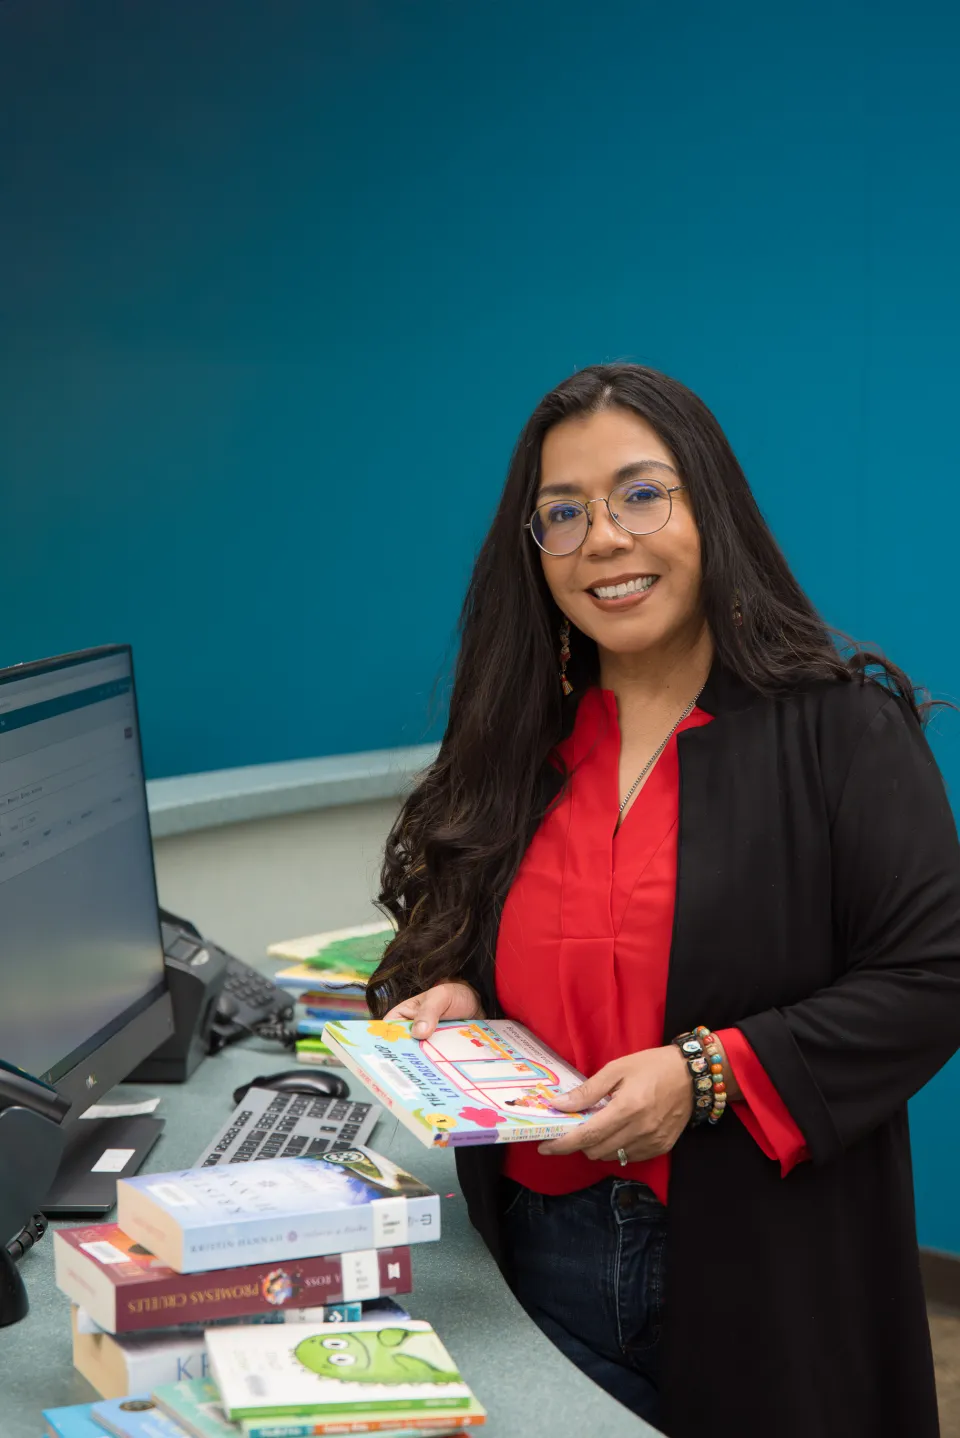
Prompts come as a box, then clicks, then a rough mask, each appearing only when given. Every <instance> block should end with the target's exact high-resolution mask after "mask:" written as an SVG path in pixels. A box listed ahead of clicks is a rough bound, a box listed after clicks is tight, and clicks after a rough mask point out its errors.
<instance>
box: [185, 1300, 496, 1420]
mask: <svg viewBox="0 0 960 1438" xmlns="http://www.w3.org/2000/svg"><path fill="white" fill-rule="evenodd" d="M207 1351H208V1356H209V1360H210V1370H211V1377H212V1379H213V1382H214V1383H215V1384H216V1387H217V1388H218V1390H219V1392H220V1401H221V1404H222V1406H223V1411H224V1413H225V1414H226V1416H227V1417H228V1418H230V1419H232V1420H233V1421H234V1422H236V1421H237V1420H240V1419H242V1420H247V1421H249V1420H253V1419H260V1420H263V1419H266V1418H274V1419H284V1418H298V1417H332V1416H334V1415H335V1414H343V1415H351V1414H359V1415H362V1416H363V1417H368V1416H372V1415H378V1414H383V1415H386V1414H388V1413H390V1412H392V1411H394V1410H398V1411H405V1412H407V1411H410V1410H414V1411H417V1410H421V1411H424V1412H429V1413H431V1414H433V1413H435V1412H442V1413H450V1414H451V1415H452V1416H455V1415H456V1414H458V1413H460V1412H463V1411H466V1410H468V1409H469V1408H470V1407H471V1403H472V1400H473V1395H472V1393H471V1392H470V1389H469V1388H468V1387H467V1385H466V1383H464V1381H463V1379H462V1378H461V1376H460V1373H459V1371H458V1369H457V1366H456V1364H455V1363H454V1361H453V1359H452V1358H451V1357H450V1354H449V1353H448V1352H447V1350H446V1349H445V1348H444V1346H443V1344H442V1343H441V1342H440V1339H439V1338H438V1337H437V1335H436V1333H434V1331H433V1329H432V1328H431V1326H430V1324H429V1323H422V1322H420V1321H418V1320H417V1319H412V1318H410V1319H406V1320H404V1321H403V1322H398V1321H394V1322H391V1323H388V1324H385V1323H383V1322H379V1323H343V1324H341V1325H340V1326H339V1327H338V1328H337V1329H336V1330H332V1329H330V1328H329V1327H316V1328H309V1327H303V1326H298V1327H297V1328H296V1330H294V1329H292V1328H287V1327H286V1325H284V1326H283V1327H277V1328H246V1329H245V1328H231V1329H229V1330H227V1329H217V1330H215V1331H212V1332H210V1333H208V1334H207ZM451 1426H453V1425H451Z"/></svg>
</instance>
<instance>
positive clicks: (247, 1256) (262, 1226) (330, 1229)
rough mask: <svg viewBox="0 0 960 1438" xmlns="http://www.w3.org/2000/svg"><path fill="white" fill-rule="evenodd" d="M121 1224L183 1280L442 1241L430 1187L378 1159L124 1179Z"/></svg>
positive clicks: (326, 1158)
mask: <svg viewBox="0 0 960 1438" xmlns="http://www.w3.org/2000/svg"><path fill="white" fill-rule="evenodd" d="M117 1223H118V1225H119V1227H120V1228H121V1229H122V1230H123V1232H124V1233H127V1234H129V1235H130V1237H131V1238H133V1239H134V1240H135V1241H136V1242H138V1243H142V1244H143V1245H144V1246H145V1247H146V1248H149V1249H150V1251H151V1252H152V1253H154V1254H156V1256H157V1257H158V1258H160V1259H162V1261H163V1262H164V1263H166V1264H167V1265H168V1266H169V1267H170V1268H173V1269H175V1270H176V1271H177V1272H178V1273H199V1272H204V1271H210V1270H219V1269H225V1268H234V1267H236V1266H237V1265H238V1264H239V1263H241V1261H242V1262H243V1263H244V1264H248V1263H270V1264H272V1265H276V1264H281V1263H289V1262H291V1261H293V1260H294V1259H304V1258H313V1257H316V1256H317V1255H322V1254H330V1253H352V1252H356V1251H357V1250H362V1249H370V1248H397V1247H405V1246H406V1245H407V1244H410V1243H425V1242H429V1241H431V1240H434V1239H438V1238H439V1237H440V1203H439V1199H438V1198H437V1195H436V1194H435V1193H434V1192H433V1190H432V1189H430V1188H428V1187H427V1186H426V1184H423V1183H421V1182H420V1180H419V1179H416V1178H414V1177H413V1176H412V1175H411V1174H409V1173H406V1172H405V1171H404V1170H403V1169H401V1168H398V1166H397V1165H396V1164H395V1163H392V1162H391V1161H390V1159H387V1158H384V1157H383V1156H382V1155H380V1154H378V1153H375V1152H374V1151H373V1149H369V1148H360V1147H343V1148H332V1149H330V1150H328V1152H327V1153H325V1154H322V1155H321V1156H319V1157H317V1158H270V1159H263V1160H260V1161H258V1162H256V1163H238V1164H228V1165H225V1166H224V1167H223V1168H193V1169H183V1170H180V1171H178V1172H174V1173H161V1174H147V1175H141V1176H138V1177H136V1178H126V1179H121V1180H120V1181H119V1182H118V1184H117Z"/></svg>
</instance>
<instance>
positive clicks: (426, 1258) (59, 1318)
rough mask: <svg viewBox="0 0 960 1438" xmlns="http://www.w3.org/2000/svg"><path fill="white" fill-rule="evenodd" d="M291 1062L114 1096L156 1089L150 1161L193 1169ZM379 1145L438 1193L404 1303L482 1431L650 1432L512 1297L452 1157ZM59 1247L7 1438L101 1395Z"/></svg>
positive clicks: (249, 1060)
mask: <svg viewBox="0 0 960 1438" xmlns="http://www.w3.org/2000/svg"><path fill="white" fill-rule="evenodd" d="M289 1066H290V1065H289V1064H288V1063H285V1062H284V1059H283V1057H282V1056H281V1055H279V1054H278V1051H277V1049H276V1047H273V1048H272V1049H269V1050H268V1049H266V1048H265V1047H264V1046H262V1045H256V1046H252V1047H247V1046H242V1047H237V1048H234V1049H230V1050H227V1051H226V1052H225V1053H223V1054H221V1055H219V1056H218V1057H217V1058H212V1059H207V1060H206V1061H205V1062H204V1063H203V1064H201V1066H200V1068H199V1069H198V1070H197V1072H196V1074H195V1075H194V1076H193V1078H192V1079H191V1081H190V1082H189V1083H188V1084H183V1085H173V1084H171V1085H164V1086H158V1088H157V1089H152V1090H148V1089H145V1088H133V1087H123V1088H120V1089H117V1090H115V1091H114V1101H115V1102H119V1101H121V1100H124V1099H125V1100H126V1101H128V1102H129V1101H133V1100H134V1099H136V1098H145V1097H148V1096H150V1095H151V1094H152V1093H156V1092H160V1093H161V1094H162V1095H163V1100H162V1103H161V1105H160V1108H159V1109H158V1114H159V1115H161V1116H162V1117H164V1118H166V1120H167V1124H166V1128H165V1130H164V1133H163V1135H162V1137H161V1139H160V1141H159V1142H158V1143H157V1145H156V1146H155V1148H154V1150H153V1152H152V1154H151V1155H150V1158H149V1159H148V1160H147V1165H146V1167H147V1168H148V1169H150V1170H152V1171H153V1172H155V1173H156V1172H163V1171H164V1170H168V1169H175V1168H185V1167H187V1166H189V1165H190V1164H191V1163H192V1162H193V1161H194V1159H195V1158H196V1156H197V1154H198V1152H199V1151H200V1150H201V1149H202V1147H203V1144H204V1142H205V1141H206V1140H207V1139H208V1138H210V1137H212V1135H213V1134H214V1132H216V1130H217V1128H218V1127H219V1126H220V1125H221V1123H222V1122H223V1120H224V1119H225V1118H226V1116H227V1114H228V1113H229V1112H230V1109H231V1107H232V1103H231V1098H230V1095H231V1093H232V1091H233V1089H234V1088H235V1087H236V1086H237V1084H239V1083H242V1082H243V1081H244V1080H245V1079H248V1078H250V1077H252V1076H253V1075H254V1074H255V1073H263V1072H267V1073H270V1072H276V1071H277V1070H280V1069H283V1068H286V1067H289ZM372 1146H373V1147H375V1148H377V1149H379V1150H380V1151H381V1152H382V1153H384V1154H385V1155H386V1156H388V1157H390V1158H392V1159H393V1160H394V1161H395V1162H398V1163H401V1164H403V1166H404V1167H406V1168H407V1169H409V1170H410V1171H411V1172H413V1173H415V1174H416V1175H417V1176H418V1177H419V1178H422V1179H423V1180H424V1182H426V1183H429V1184H431V1185H432V1186H433V1187H434V1188H435V1189H436V1191H437V1192H438V1193H440V1194H441V1195H442V1200H441V1201H442V1209H441V1215H442V1237H441V1239H440V1242H439V1243H425V1244H421V1245H419V1246H417V1247H416V1248H415V1249H414V1263H413V1281H414V1291H413V1293H412V1294H411V1295H410V1297H409V1300H403V1301H404V1302H405V1304H406V1306H407V1307H409V1309H410V1311H411V1313H412V1314H413V1315H414V1317H416V1318H426V1319H429V1320H430V1322H432V1323H433V1324H434V1326H435V1327H436V1328H437V1331H438V1332H439V1333H440V1335H441V1336H442V1338H443V1339H444V1341H445V1343H446V1344H447V1346H448V1347H449V1349H450V1351H451V1353H452V1354H453V1355H454V1357H455V1358H456V1359H457V1361H458V1363H459V1365H460V1367H461V1369H462V1371H463V1374H464V1376H465V1378H466V1379H467V1381H468V1382H469V1383H470V1384H471V1385H472V1387H473V1388H474V1390H475V1391H476V1393H477V1396H478V1397H479V1399H480V1400H481V1402H482V1403H483V1404H484V1405H485V1406H486V1408H487V1410H488V1412H489V1415H490V1420H489V1422H488V1423H487V1425H486V1427H485V1428H484V1429H482V1430H480V1431H481V1432H482V1433H484V1434H488V1435H489V1438H519V1435H520V1434H522V1433H530V1434H537V1435H539V1434H549V1435H550V1438H568V1435H569V1438H583V1435H584V1434H602V1435H603V1438H640V1435H643V1434H653V1433H654V1432H655V1430H654V1429H653V1428H651V1427H650V1426H649V1424H646V1423H644V1422H642V1421H641V1420H640V1419H639V1418H636V1417H634V1416H633V1414H631V1413H629V1412H628V1411H627V1410H626V1409H625V1408H623V1407H621V1405H620V1404H619V1403H617V1402H615V1401H614V1399H612V1398H610V1397H608V1395H607V1394H606V1393H604V1392H603V1391H602V1390H601V1389H599V1388H597V1387H596V1386H595V1385H594V1384H593V1383H591V1382H590V1380H589V1379H587V1378H585V1377H584V1376H583V1374H581V1373H580V1372H579V1370H578V1369H576V1368H574V1367H573V1365H572V1364H570V1363H568V1362H567V1360H566V1359H565V1358H564V1357H563V1356H562V1354H560V1353H559V1352H558V1350H557V1349H555V1348H554V1347H553V1345H552V1344H551V1343H550V1342H548V1340H547V1339H546V1338H544V1337H543V1335H542V1334H541V1333H540V1331H539V1329H538V1328H537V1327H536V1326H535V1325H534V1324H533V1323H531V1321H530V1320H529V1319H528V1318H527V1316H526V1314H525V1313H524V1312H523V1310H522V1309H521V1308H520V1307H519V1305H518V1304H517V1303H516V1301H515V1299H514V1298H513V1296H512V1294H511V1293H510V1291H509V1289H508V1288H507V1286H506V1284H505V1283H504V1282H503V1279H502V1278H501V1277H500V1273H499V1271H498V1270H497V1268H496V1265H495V1264H494V1262H493V1260H492V1259H491V1257H490V1255H489V1254H488V1252H487V1250H486V1248H485V1247H484V1245H483V1243H482V1242H481V1240H480V1238H479V1237H478V1235H477V1234H476V1232H475V1231H474V1229H473V1228H472V1227H471V1226H470V1223H469V1221H468V1219H467V1213H466V1205H465V1204H464V1201H463V1198H462V1197H461V1195H460V1190H459V1186H458V1184H457V1180H456V1174H455V1172H454V1166H453V1156H452V1154H450V1153H448V1152H444V1151H443V1150H430V1149H426V1148H423V1147H422V1146H421V1145H420V1144H418V1143H417V1142H416V1140H415V1139H414V1138H412V1136H411V1135H410V1134H408V1133H407V1131H406V1130H405V1129H404V1128H402V1127H401V1126H400V1125H399V1124H398V1123H397V1122H396V1120H395V1119H392V1118H389V1117H387V1118H384V1119H382V1120H381V1122H380V1124H379V1125H378V1127H377V1129H376V1130H375V1132H374V1136H373V1139H372ZM447 1195H450V1196H449V1197H448V1196H447ZM52 1249H53V1244H52V1242H51V1240H50V1237H49V1235H48V1236H47V1238H45V1239H44V1240H43V1242H42V1243H40V1244H39V1245H38V1247H37V1248H35V1249H33V1250H32V1251H31V1252H30V1253H29V1254H28V1255H27V1257H26V1258H25V1259H24V1261H23V1264H22V1272H23V1277H24V1281H25V1283H26V1285H27V1290H28V1292H29V1295H30V1305H31V1312H30V1315H29V1316H28V1318H27V1319H26V1320H25V1321H24V1322H23V1323H21V1324H19V1325H17V1326H16V1327H13V1328H6V1329H0V1434H2V1438H39V1435H40V1434H41V1432H42V1424H41V1420H40V1412H41V1409H43V1408H54V1407H59V1406H60V1405H62V1404H67V1403H89V1402H92V1401H93V1399H94V1398H95V1397H96V1396H97V1395H96V1394H95V1393H94V1392H93V1390H92V1389H91V1387H90V1386H89V1384H88V1383H87V1382H86V1380H85V1379H83V1378H81V1377H80V1375H79V1374H78V1373H77V1372H75V1370H74V1369H73V1366H72V1359H71V1345H70V1322H69V1304H68V1302H67V1299H66V1298H65V1297H64V1296H63V1295H62V1294H61V1293H59V1292H58V1290H57V1289H56V1287H55V1286H54V1282H53V1253H52Z"/></svg>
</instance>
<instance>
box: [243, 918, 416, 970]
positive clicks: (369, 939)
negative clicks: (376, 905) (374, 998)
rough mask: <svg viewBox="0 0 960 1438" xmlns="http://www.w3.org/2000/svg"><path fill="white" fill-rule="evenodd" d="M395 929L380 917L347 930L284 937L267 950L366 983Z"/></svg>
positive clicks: (281, 957)
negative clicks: (282, 940) (372, 921)
mask: <svg viewBox="0 0 960 1438" xmlns="http://www.w3.org/2000/svg"><path fill="white" fill-rule="evenodd" d="M395 932H396V930H395V929H394V926H393V925H392V924H391V923H389V922H388V921H387V920H385V919H380V920H377V921H376V922H374V923H371V924H356V925H354V926H353V927H352V928H348V929H330V930H328V931H327V932H326V933H322V934H308V935H307V937H306V938H303V939H287V940H286V941H285V942H283V943H279V944H271V945H270V947H269V948H268V949H267V953H268V954H271V955H272V956H273V957H274V958H277V959H289V960H293V961H294V962H295V963H298V964H306V965H308V966H309V967H310V968H312V969H314V970H318V969H322V970H326V971H327V972H328V973H331V974H333V973H336V974H339V975H341V976H342V977H349V978H351V979H352V980H353V981H354V982H359V983H363V984H365V983H366V982H367V980H368V979H369V978H370V976H371V974H373V972H374V970H375V969H376V968H377V966H378V964H379V963H380V960H381V958H382V957H383V951H384V949H385V948H386V947H387V944H388V943H389V942H390V940H391V939H392V938H393V935H394V934H395ZM314 977H316V974H315V975H314Z"/></svg>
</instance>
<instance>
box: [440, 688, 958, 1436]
mask: <svg viewBox="0 0 960 1438" xmlns="http://www.w3.org/2000/svg"><path fill="white" fill-rule="evenodd" d="M700 706H701V707H702V708H704V709H706V710H707V712H708V713H710V714H712V715H713V716H714V721H713V723H711V724H708V725H706V726H704V727H702V728H699V729H692V730H689V731H687V732H685V733H683V734H681V735H680V736H679V740H678V743H679V756H680V838H679V857H678V875H677V903H676V916H675V922H674V933H673V943H672V947H671V952H670V973H669V980H668V987H667V1007H666V1020H665V1026H664V1042H667V1041H668V1040H669V1039H670V1038H671V1037H672V1035H674V1034H676V1033H679V1032H681V1031H683V1030H686V1029H690V1028H692V1027H693V1026H694V1025H695V1024H698V1023H706V1024H709V1025H710V1026H712V1027H713V1028H726V1027H730V1026H736V1027H739V1028H740V1029H742V1030H743V1032H744V1034H745V1035H746V1036H747V1038H748V1039H749V1040H750V1043H751V1044H752V1046H753V1048H754V1050H755V1051H756V1054H757V1056H758V1058H759V1059H760V1061H761V1063H762V1064H763V1066H764V1068H765V1069H766V1072H767V1073H768V1075H769V1076H770V1078H771V1080H772V1081H773V1083H774V1084H775V1086H776V1088H777V1090H778V1091H779V1093H780V1095H781V1097H782V1098H783V1099H784V1101H785V1103H786V1104H787V1107H788V1108H789V1110H790V1112H791V1114H792V1115H793V1117H794V1119H795V1120H796V1122H797V1124H798V1125H799V1127H800V1129H801V1130H802V1132H803V1134H804V1136H805V1138H806V1140H807V1144H808V1147H809V1151H810V1157H811V1161H810V1162H806V1163H803V1164H801V1165H799V1166H798V1167H797V1168H796V1169H795V1170H794V1171H793V1172H792V1173H791V1174H790V1175H789V1176H788V1177H787V1178H786V1179H782V1178H781V1177H780V1171H779V1167H778V1166H777V1165H776V1164H775V1163H773V1162H772V1161H771V1160H770V1159H768V1158H766V1157H764V1155H763V1153H762V1152H761V1151H760V1149H759V1148H758V1147H757V1145H756V1144H755V1143H754V1141H753V1140H752V1139H751V1138H750V1137H749V1135H748V1134H747V1132H746V1130H745V1129H744V1128H743V1126H742V1124H740V1123H738V1122H737V1121H736V1119H735V1118H734V1117H733V1116H732V1115H730V1114H728V1115H727V1117H726V1119H725V1120H724V1121H723V1122H722V1123H720V1124H719V1125H718V1126H717V1127H716V1128H715V1129H714V1128H706V1127H705V1128H703V1129H698V1130H696V1131H695V1132H687V1133H685V1134H684V1135H683V1136H682V1137H681V1139H680V1141H679V1142H678V1144H677V1145H676V1148H675V1149H674V1151H673V1158H672V1169H671V1179H670V1195H669V1205H668V1213H669V1237H668V1254H667V1298H666V1303H667V1318H666V1327H665V1331H664V1340H663V1342H664V1368H663V1392H662V1399H663V1425H664V1432H665V1433H667V1434H668V1435H670V1438H703V1435H704V1434H705V1433H709V1434H711V1435H716V1438H761V1435H762V1438H771V1435H772V1438H906V1435H908V1434H909V1435H910V1438H935V1435H937V1434H938V1432H939V1427H938V1420H937V1408H936V1393H935V1389H934V1380H933V1364H932V1359H931V1353H930V1340H929V1334H928V1329H927V1321H926V1312H925V1306H924V1295H923V1289H922V1286H921V1280H920V1271H919V1258H918V1251H917V1242H916V1229H915V1220H914V1207H913V1184H912V1174H911V1164H910V1143H909V1133H908V1128H907V1110H906V1102H907V1099H908V1098H909V1097H910V1096H911V1095H912V1094H914V1093H916V1091H917V1090H918V1089H919V1088H920V1087H921V1086H922V1085H923V1084H924V1083H926V1081H927V1080H928V1079H929V1078H931V1077H932V1075H933V1074H935V1073H936V1072H937V1070H938V1069H939V1068H940V1067H941V1066H942V1065H943V1064H944V1063H945V1062H946V1061H947V1059H949V1058H950V1056H951V1055H952V1054H953V1053H954V1051H955V1050H956V1048H957V1047H958V1045H960V847H958V842H957V832H956V826H955V824H954V820H953V816H952V814H951V811H950V806H949V804H948V802H947V798H946V795H945V792H944V787H943V783H942V780H941V778H940V774H939V772H938V770H937V767H936V765H935V763H934V760H933V757H932V755H931V753H930V750H929V748H928V746H927V744H926V741H925V740H924V738H923V735H922V733H921V731H920V728H919V726H918V725H917V724H916V722H915V721H914V719H913V717H912V715H911V714H910V713H909V711H908V710H907V708H906V706H905V705H904V704H903V703H902V702H901V701H900V700H899V699H896V698H894V697H892V696H891V695H890V693H889V692H888V691H887V690H885V689H883V688H881V687H880V686H879V685H877V684H875V683H872V682H867V683H866V684H864V685H861V684H860V683H859V682H856V681H854V682H851V683H849V684H847V683H842V682H833V683H826V682H825V683H819V684H812V685H808V686H806V687H804V688H802V689H798V690H797V691H796V692H795V693H794V694H792V695H791V696H789V697H787V698H784V699H778V700H773V699H764V698H761V697H758V696H757V695H756V694H754V693H753V692H752V691H749V690H748V689H746V688H745V687H744V686H743V685H741V684H740V683H739V682H738V681H736V680H735V679H734V678H733V677H732V676H730V675H729V674H728V673H727V672H726V671H724V670H722V669H721V668H720V667H719V665H716V664H715V665H714V668H713V671H712V672H711V675H710V679H709V681H708V684H707V687H706V688H705V690H704V692H703V695H702V696H701V699H700ZM498 921H499V910H497V911H496V912H495V913H494V914H493V916H492V919H491V931H490V937H491V939H494V938H495V925H496V923H497V922H498ZM484 948H485V950H486V951H487V953H488V955H489V953H490V952H492V949H493V943H492V942H491V943H488V944H486V945H484ZM468 977H470V978H471V980H472V982H473V983H474V984H475V985H476V987H477V988H478V989H479V990H480V992H481V993H482V995H483V997H484V1002H485V1006H486V1012H487V1013H488V1014H491V1015H493V1014H496V1013H497V1012H498V1009H497V1006H496V1002H495V997H494V988H493V972H492V965H491V963H490V961H489V958H488V959H487V961H486V962H481V961H478V962H477V963H476V965H475V966H474V970H473V972H472V973H471V974H469V975H468ZM945 1138H946V1139H947V1140H948V1141H951V1142H952V1141H953V1135H952V1133H951V1134H948V1135H945ZM456 1153H457V1166H458V1171H459V1175H460V1181H461V1185H462V1188H463V1191H464V1195H465V1197H466V1199H467V1203H468V1206H469V1210H470V1216H471V1218H472V1219H473V1222H474V1223H475V1225H476V1226H477V1228H478V1229H479V1230H480V1232H481V1233H482V1235H483V1237H484V1238H485V1240H486V1241H487V1243H488V1245H489V1247H490V1248H491V1250H492V1252H493V1253H494V1256H495V1257H496V1258H497V1260H498V1262H500V1263H501V1266H504V1264H503V1253H502V1251H501V1245H500V1239H499V1222H498V1217H497V1177H498V1171H499V1161H500V1153H501V1151H500V1150H498V1149H496V1148H486V1149H473V1148H466V1149H458V1150H457V1151H456ZM507 1276H508V1277H509V1274H508V1275H507Z"/></svg>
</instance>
